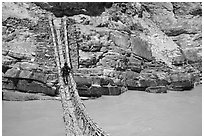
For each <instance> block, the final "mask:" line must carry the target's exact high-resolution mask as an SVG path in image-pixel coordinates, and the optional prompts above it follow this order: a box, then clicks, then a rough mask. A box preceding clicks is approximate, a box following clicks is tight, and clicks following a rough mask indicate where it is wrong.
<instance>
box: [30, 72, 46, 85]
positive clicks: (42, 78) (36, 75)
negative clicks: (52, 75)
mask: <svg viewBox="0 0 204 138" xmlns="http://www.w3.org/2000/svg"><path fill="white" fill-rule="evenodd" d="M30 79H33V80H36V81H39V82H42V83H47V75H46V74H44V73H42V72H33V73H32V76H31V78H30Z"/></svg>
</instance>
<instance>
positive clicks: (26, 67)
mask: <svg viewBox="0 0 204 138" xmlns="http://www.w3.org/2000/svg"><path fill="white" fill-rule="evenodd" d="M19 66H20V67H21V69H24V70H37V69H39V65H38V64H36V63H29V62H21V63H20V64H19Z"/></svg>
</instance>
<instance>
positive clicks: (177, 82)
mask: <svg viewBox="0 0 204 138" xmlns="http://www.w3.org/2000/svg"><path fill="white" fill-rule="evenodd" d="M193 80H194V78H193V76H192V75H191V73H182V72H174V73H172V74H171V75H170V84H169V85H168V89H170V90H176V91H177V90H178V91H179V90H181V91H182V90H189V89H192V88H193V87H194V82H193Z"/></svg>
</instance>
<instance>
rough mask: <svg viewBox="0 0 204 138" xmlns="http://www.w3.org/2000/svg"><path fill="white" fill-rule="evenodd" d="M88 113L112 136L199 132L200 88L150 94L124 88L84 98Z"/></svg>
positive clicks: (174, 134) (200, 117)
mask: <svg viewBox="0 0 204 138" xmlns="http://www.w3.org/2000/svg"><path fill="white" fill-rule="evenodd" d="M84 104H85V105H86V107H87V111H88V113H89V114H90V116H91V117H92V118H93V119H94V121H96V122H97V123H98V124H99V126H100V127H102V128H103V129H104V130H105V131H107V132H108V133H109V134H110V135H113V136H119V135H120V136H144V135H145V136H161V135H162V136H181V135H182V136H186V135H189V136H191V135H202V87H201V85H200V86H197V87H196V88H194V89H193V90H191V91H182V92H178V91H177V92H175V91H169V92H168V93H166V94H151V93H145V92H142V91H128V92H126V93H123V94H122V95H120V96H102V97H101V98H98V99H97V100H87V101H84Z"/></svg>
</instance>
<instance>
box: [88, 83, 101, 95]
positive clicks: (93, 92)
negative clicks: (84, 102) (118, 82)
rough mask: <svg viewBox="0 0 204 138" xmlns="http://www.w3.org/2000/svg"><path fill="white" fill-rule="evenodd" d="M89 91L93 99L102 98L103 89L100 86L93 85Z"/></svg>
mask: <svg viewBox="0 0 204 138" xmlns="http://www.w3.org/2000/svg"><path fill="white" fill-rule="evenodd" d="M89 90H90V95H91V96H92V97H101V95H102V91H103V88H102V87H101V86H100V85H92V86H91V87H90V88H89Z"/></svg>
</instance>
